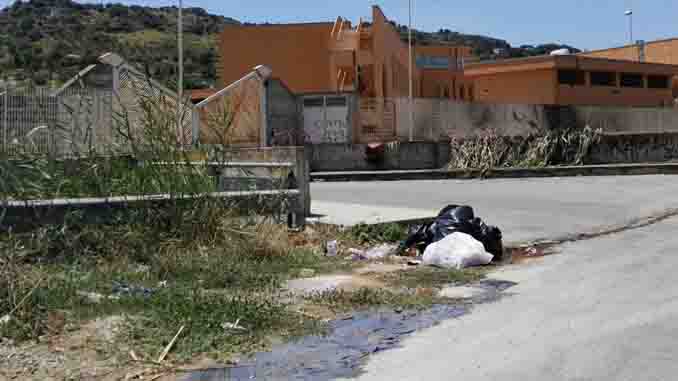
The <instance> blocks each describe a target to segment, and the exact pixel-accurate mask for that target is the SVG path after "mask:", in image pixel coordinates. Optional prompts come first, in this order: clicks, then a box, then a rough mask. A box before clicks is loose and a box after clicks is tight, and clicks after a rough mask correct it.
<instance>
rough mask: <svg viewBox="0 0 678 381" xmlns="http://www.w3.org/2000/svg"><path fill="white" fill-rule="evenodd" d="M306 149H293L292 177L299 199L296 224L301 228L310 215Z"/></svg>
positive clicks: (307, 155) (308, 166) (309, 175)
mask: <svg viewBox="0 0 678 381" xmlns="http://www.w3.org/2000/svg"><path fill="white" fill-rule="evenodd" d="M307 149H308V148H306V147H295V148H294V177H295V178H296V180H297V187H298V189H299V198H298V201H297V203H296V210H295V211H293V212H296V214H297V224H298V225H301V226H303V225H304V224H305V223H306V217H308V216H310V215H311V167H310V162H309V160H308V157H309V154H308V153H307V152H306V150H307Z"/></svg>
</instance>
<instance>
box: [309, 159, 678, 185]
mask: <svg viewBox="0 0 678 381" xmlns="http://www.w3.org/2000/svg"><path fill="white" fill-rule="evenodd" d="M676 174H678V163H644V164H604V165H581V166H562V167H544V168H496V169H492V170H480V169H454V170H445V169H428V170H412V171H355V172H312V173H311V181H314V182H319V181H326V182H340V181H399V180H454V179H456V180H469V179H479V178H481V179H502V178H503V179H508V178H530V177H573V176H638V175H676Z"/></svg>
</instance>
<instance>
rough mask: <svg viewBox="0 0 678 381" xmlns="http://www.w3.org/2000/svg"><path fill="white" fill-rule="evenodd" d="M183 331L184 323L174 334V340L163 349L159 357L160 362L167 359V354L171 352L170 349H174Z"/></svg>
mask: <svg viewBox="0 0 678 381" xmlns="http://www.w3.org/2000/svg"><path fill="white" fill-rule="evenodd" d="M183 331H184V326H183V325H182V326H181V328H179V331H178V332H177V334H176V335H174V338H173V339H172V341H170V342H169V344H167V346H166V347H165V350H164V351H162V354H161V355H160V357H158V362H163V361H165V357H167V354H168V353H169V351H171V350H172V347H173V346H174V343H175V342H176V341H177V339H178V338H179V335H181V332H183Z"/></svg>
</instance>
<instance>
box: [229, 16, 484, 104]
mask: <svg viewBox="0 0 678 381" xmlns="http://www.w3.org/2000/svg"><path fill="white" fill-rule="evenodd" d="M220 43H221V61H220V67H219V79H220V84H221V85H224V86H225V85H228V84H229V83H232V82H234V81H236V80H238V79H239V78H241V77H242V76H243V75H245V74H246V73H248V72H249V71H250V70H251V68H252V67H254V66H256V65H259V64H265V65H267V66H269V67H270V68H271V69H272V70H273V73H274V74H273V75H274V76H275V77H277V78H281V79H283V80H284V81H285V83H286V84H287V85H288V86H289V87H290V89H291V90H292V91H293V92H295V93H297V94H309V93H329V92H337V91H338V92H354V91H355V92H358V93H359V94H360V95H361V96H363V97H370V98H389V97H402V96H407V95H409V65H410V64H409V59H408V57H409V49H408V46H407V43H405V42H403V41H402V39H401V36H400V33H399V32H398V30H396V28H395V27H394V26H393V24H392V23H391V22H389V20H388V19H387V18H386V16H385V15H384V13H383V12H382V11H381V9H380V8H379V7H378V6H374V7H372V20H371V22H364V21H363V20H360V21H359V22H358V23H357V24H356V25H355V26H353V25H352V23H351V22H349V21H347V20H344V19H343V18H341V17H339V18H338V19H337V20H336V21H335V22H334V23H312V24H281V25H256V26H242V25H234V26H227V27H225V28H224V30H223V32H222V34H221V42H220ZM414 56H415V61H416V62H415V65H414V70H413V75H412V77H413V93H414V94H413V95H414V96H415V97H442V96H447V97H449V98H453V97H454V93H455V91H454V90H455V88H454V85H455V79H456V77H458V76H459V75H460V74H461V68H462V64H461V59H462V57H469V56H471V48H469V47H466V46H454V45H432V46H416V47H415V49H414Z"/></svg>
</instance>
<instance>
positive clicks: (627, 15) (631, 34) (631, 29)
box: [624, 9, 633, 45]
mask: <svg viewBox="0 0 678 381" xmlns="http://www.w3.org/2000/svg"><path fill="white" fill-rule="evenodd" d="M624 15H625V16H626V17H628V18H629V39H630V41H631V45H633V10H631V9H629V10H628V11H626V12H624Z"/></svg>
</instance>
